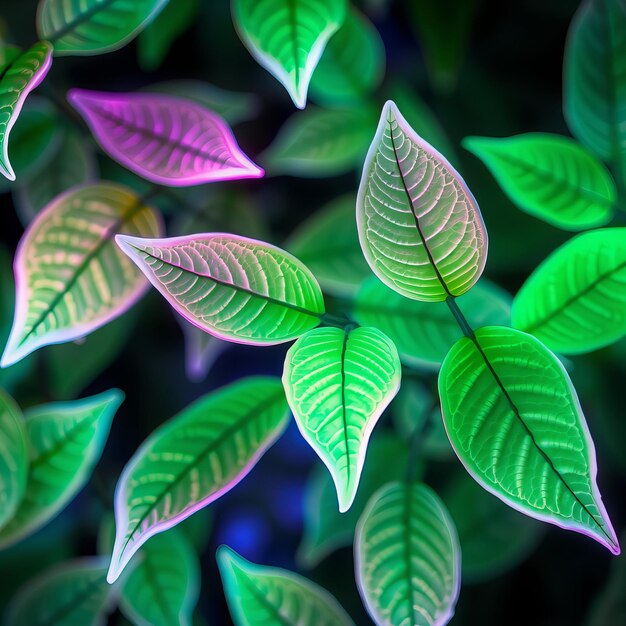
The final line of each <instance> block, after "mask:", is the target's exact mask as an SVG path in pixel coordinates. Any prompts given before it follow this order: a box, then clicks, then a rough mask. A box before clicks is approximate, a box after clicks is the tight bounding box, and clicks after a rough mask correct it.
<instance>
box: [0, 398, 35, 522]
mask: <svg viewBox="0 0 626 626" xmlns="http://www.w3.org/2000/svg"><path fill="white" fill-rule="evenodd" d="M27 473H28V440H27V436H26V428H25V427H24V420H23V418H22V414H21V412H20V408H19V407H18V406H17V404H16V403H15V400H13V398H11V396H9V394H8V393H6V392H5V391H4V390H3V389H0V529H1V528H2V527H3V526H6V524H7V522H9V521H10V520H11V518H12V517H13V515H15V511H17V509H18V507H19V504H20V502H21V501H22V498H23V496H24V491H25V489H26V476H27ZM1 532H2V531H1V530H0V533H1Z"/></svg>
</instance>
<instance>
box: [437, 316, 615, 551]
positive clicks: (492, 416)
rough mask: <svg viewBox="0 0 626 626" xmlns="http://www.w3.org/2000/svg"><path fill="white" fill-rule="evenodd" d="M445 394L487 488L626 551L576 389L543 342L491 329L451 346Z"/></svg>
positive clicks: (470, 464)
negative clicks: (605, 499) (600, 482)
mask: <svg viewBox="0 0 626 626" xmlns="http://www.w3.org/2000/svg"><path fill="white" fill-rule="evenodd" d="M439 395H440V397H441V408H442V411H443V417H444V422H445V425H446V430H447V432H448V437H450V442H451V443H452V447H453V448H454V450H455V452H456V454H457V456H458V457H459V459H460V460H461V462H462V463H463V465H465V468H466V469H467V471H468V472H469V473H470V474H471V476H472V477H473V478H474V479H475V480H476V481H477V482H478V483H479V484H480V485H481V486H482V487H484V488H485V489H487V491H489V492H491V493H493V494H494V495H495V496H497V497H498V498H500V499H501V500H502V501H503V502H505V503H506V504H508V505H509V506H512V507H513V508H514V509H517V510H518V511H521V512H522V513H524V514H526V515H529V516H530V517H534V518H536V519H539V520H542V521H546V522H549V523H551V524H556V525H557V526H561V527H562V528H566V529H569V530H574V531H576V532H580V533H583V534H586V535H589V536H590V537H593V538H594V539H596V540H597V541H599V542H600V543H601V544H602V545H604V546H606V547H607V548H608V549H609V550H610V551H611V552H613V553H614V554H619V551H620V549H619V544H618V542H617V538H616V536H615V533H614V531H613V527H612V526H611V522H610V520H609V518H608V515H607V513H606V510H605V508H604V504H603V503H602V498H601V497H600V493H599V491H598V487H597V485H596V473H597V467H596V460H595V450H594V446H593V442H592V440H591V436H590V434H589V429H588V428H587V423H586V422H585V417H584V415H583V412H582V409H581V408H580V403H579V401H578V397H577V396H576V391H575V390H574V387H573V386H572V383H571V381H570V379H569V376H568V375H567V372H566V371H565V369H564V367H563V365H562V364H561V362H560V361H559V360H558V359H557V358H556V357H555V356H554V355H553V354H552V353H551V352H550V351H549V350H548V349H547V348H546V347H545V346H544V345H543V344H541V343H540V342H539V341H538V340H537V339H535V338H534V337H532V336H531V335H527V334H525V333H522V332H519V331H517V330H512V329H510V328H501V327H497V326H488V327H486V328H481V329H479V330H477V331H476V333H475V340H472V339H468V338H467V337H464V338H463V339H459V341H458V342H457V343H456V344H455V345H454V347H453V348H452V350H450V353H449V354H448V356H447V357H446V360H445V361H444V363H443V365H442V367H441V372H440V374H439Z"/></svg>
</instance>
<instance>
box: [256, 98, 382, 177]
mask: <svg viewBox="0 0 626 626" xmlns="http://www.w3.org/2000/svg"><path fill="white" fill-rule="evenodd" d="M374 128H376V116H375V113H374V111H373V110H372V109H371V108H370V107H369V106H368V105H367V104H363V105H360V106H358V107H355V108H343V109H320V108H313V107H309V108H308V109H307V110H306V111H304V112H302V113H294V114H293V115H292V116H291V117H290V118H289V119H288V120H287V121H286V122H285V124H284V125H283V127H282V128H281V129H280V131H279V132H278V135H277V136H276V139H274V141H273V142H272V144H271V145H270V147H269V148H268V149H267V150H266V151H265V152H264V153H263V154H262V155H261V157H260V160H261V161H262V162H263V163H265V164H266V167H267V169H268V171H269V173H270V174H274V175H279V174H289V175H291V176H302V177H305V178H308V177H310V178H318V177H322V178H325V177H328V176H337V175H339V174H345V173H346V172H348V171H350V170H352V169H356V168H357V167H359V166H360V164H361V163H362V161H363V158H364V157H365V153H366V152H367V146H368V144H369V141H370V139H371V136H372V132H373V131H374Z"/></svg>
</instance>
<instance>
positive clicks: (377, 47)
mask: <svg viewBox="0 0 626 626" xmlns="http://www.w3.org/2000/svg"><path fill="white" fill-rule="evenodd" d="M384 73H385V46H384V44H383V41H382V39H381V38H380V35H379V34H378V31H377V30H376V27H375V26H374V25H373V24H372V23H371V22H370V21H369V20H368V19H367V17H366V16H365V15H364V14H363V13H361V12H360V11H359V10H358V9H356V8H354V7H350V8H349V10H348V13H347V15H346V20H345V22H344V23H343V26H342V27H341V28H340V29H339V30H338V31H337V32H336V33H335V34H334V35H333V36H332V37H331V39H330V41H329V42H328V45H327V46H326V49H325V50H324V54H323V55H322V58H321V59H320V62H319V64H318V66H317V68H316V70H315V73H314V74H313V78H312V80H311V94H312V96H313V98H314V99H315V100H316V101H318V102H320V103H321V104H329V105H333V104H345V103H350V102H355V101H357V102H358V101H359V100H361V99H362V98H363V96H366V95H367V94H368V93H371V92H372V91H374V90H375V89H376V88H377V87H378V86H379V85H380V82H381V81H382V79H383V75H384Z"/></svg>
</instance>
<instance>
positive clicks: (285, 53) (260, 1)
mask: <svg viewBox="0 0 626 626" xmlns="http://www.w3.org/2000/svg"><path fill="white" fill-rule="evenodd" d="M231 5H232V11H233V20H234V22H235V26H236V28H237V32H238V33H239V37H240V38H241V40H242V41H243V43H244V44H245V46H246V47H247V48H248V50H249V51H250V54H252V56H253V57H254V58H255V59H256V60H257V62H258V63H259V64H260V65H262V66H263V67H264V68H265V69H266V70H267V71H268V72H270V73H271V74H272V75H274V76H275V77H276V78H277V79H278V80H279V81H280V82H281V83H282V84H283V86H284V87H285V89H286V90H287V91H288V92H289V95H290V96H291V99H292V100H293V102H294V104H295V105H296V106H297V107H298V108H300V109H304V107H305V106H306V96H307V91H308V88H309V82H310V81H311V76H312V75H313V71H314V70H315V67H316V65H317V63H318V61H319V59H320V57H321V55H322V52H324V47H325V46H326V42H327V41H328V40H329V38H330V37H331V36H332V35H333V34H334V33H335V32H336V31H337V30H338V29H339V27H340V26H341V25H342V23H343V21H344V19H345V17H346V6H347V2H346V0H232V2H231Z"/></svg>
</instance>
